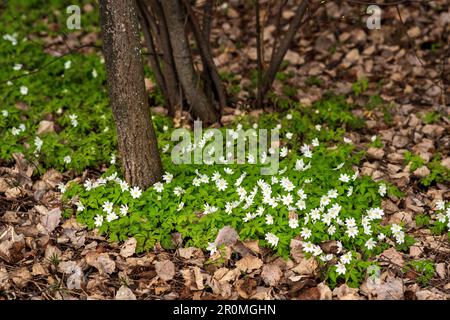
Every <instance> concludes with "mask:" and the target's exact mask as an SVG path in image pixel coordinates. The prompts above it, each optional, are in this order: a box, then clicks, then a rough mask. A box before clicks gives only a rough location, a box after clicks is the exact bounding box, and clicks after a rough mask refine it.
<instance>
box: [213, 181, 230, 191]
mask: <svg viewBox="0 0 450 320" xmlns="http://www.w3.org/2000/svg"><path fill="white" fill-rule="evenodd" d="M216 187H217V189H218V190H219V191H225V190H226V189H227V187H228V183H227V181H226V180H225V179H218V180H217V181H216Z"/></svg>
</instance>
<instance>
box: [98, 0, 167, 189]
mask: <svg viewBox="0 0 450 320" xmlns="http://www.w3.org/2000/svg"><path fill="white" fill-rule="evenodd" d="M100 18H101V28H102V37H103V50H104V56H105V62H106V74H107V83H108V90H109V99H110V103H111V106H112V111H113V115H114V119H115V123H116V128H117V140H118V145H119V151H120V154H121V157H122V165H123V170H124V174H125V179H126V181H127V182H128V183H130V184H131V185H133V186H139V187H141V188H146V187H148V186H149V185H151V184H153V183H155V182H156V181H158V180H159V179H160V178H161V174H162V165H161V159H160V157H159V153H158V146H157V141H156V135H155V131H154V129H153V124H152V121H151V114H150V108H149V105H148V100H147V95H146V92H145V85H144V70H143V65H142V57H141V47H140V41H139V33H138V30H139V29H138V28H139V27H138V20H137V15H136V3H135V0H100Z"/></svg>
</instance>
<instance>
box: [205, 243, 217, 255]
mask: <svg viewBox="0 0 450 320" xmlns="http://www.w3.org/2000/svg"><path fill="white" fill-rule="evenodd" d="M206 250H208V251H209V254H210V255H213V254H215V253H216V252H217V246H216V244H215V243H214V242H208V247H206Z"/></svg>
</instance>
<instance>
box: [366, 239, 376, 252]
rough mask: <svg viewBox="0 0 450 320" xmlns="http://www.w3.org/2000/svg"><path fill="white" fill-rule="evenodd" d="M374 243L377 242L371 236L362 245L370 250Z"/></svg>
mask: <svg viewBox="0 0 450 320" xmlns="http://www.w3.org/2000/svg"><path fill="white" fill-rule="evenodd" d="M376 244H377V243H376V242H375V241H374V240H373V239H372V238H370V239H369V240H367V241H366V243H365V244H364V245H365V246H366V248H367V250H372V249H373V248H375V245H376Z"/></svg>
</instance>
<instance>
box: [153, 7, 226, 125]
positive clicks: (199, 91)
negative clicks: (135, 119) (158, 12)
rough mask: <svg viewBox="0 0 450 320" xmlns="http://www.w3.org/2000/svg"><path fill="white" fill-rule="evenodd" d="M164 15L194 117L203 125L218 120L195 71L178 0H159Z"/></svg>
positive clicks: (181, 80) (177, 67)
mask: <svg viewBox="0 0 450 320" xmlns="http://www.w3.org/2000/svg"><path fill="white" fill-rule="evenodd" d="M161 4H162V7H163V10H164V16H165V18H166V22H167V25H168V26H169V28H168V29H169V36H170V43H171V45H172V50H173V58H174V61H175V66H176V69H177V73H178V79H179V81H180V83H181V86H182V88H183V91H184V93H185V95H186V98H187V100H188V102H189V105H190V106H191V108H192V113H193V115H194V116H195V117H198V118H200V119H201V120H202V121H203V122H205V125H207V124H212V123H215V122H217V121H219V114H218V113H217V112H216V110H215V108H214V107H213V104H212V101H210V100H209V99H208V98H207V96H206V94H205V91H204V88H203V86H202V81H201V79H200V77H199V75H198V74H197V73H196V72H195V69H194V64H193V61H192V54H191V50H190V47H189V42H188V37H187V34H186V31H185V23H186V21H187V16H186V14H185V12H184V10H183V7H182V6H181V3H180V0H164V1H161Z"/></svg>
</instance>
